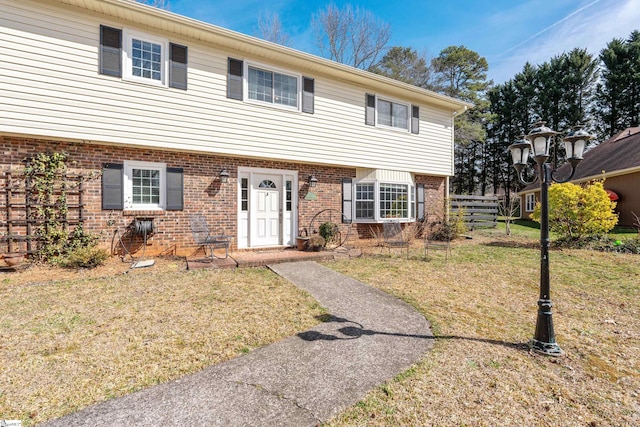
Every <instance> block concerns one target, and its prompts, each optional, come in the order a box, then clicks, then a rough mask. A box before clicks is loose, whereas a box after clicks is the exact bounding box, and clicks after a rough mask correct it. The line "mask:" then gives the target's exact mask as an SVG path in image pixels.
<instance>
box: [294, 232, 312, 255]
mask: <svg viewBox="0 0 640 427" xmlns="http://www.w3.org/2000/svg"><path fill="white" fill-rule="evenodd" d="M302 233H304V234H305V235H304V236H303V235H302ZM296 247H297V248H298V250H299V251H306V250H307V248H308V247H309V233H308V232H307V229H306V228H303V229H302V230H300V232H299V233H298V237H296Z"/></svg>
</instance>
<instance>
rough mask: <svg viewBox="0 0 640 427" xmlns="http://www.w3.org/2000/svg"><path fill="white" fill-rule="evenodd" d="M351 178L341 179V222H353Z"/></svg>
mask: <svg viewBox="0 0 640 427" xmlns="http://www.w3.org/2000/svg"><path fill="white" fill-rule="evenodd" d="M351 181H352V180H351V178H342V222H343V223H345V224H351V223H352V222H353V216H352V215H353V185H351Z"/></svg>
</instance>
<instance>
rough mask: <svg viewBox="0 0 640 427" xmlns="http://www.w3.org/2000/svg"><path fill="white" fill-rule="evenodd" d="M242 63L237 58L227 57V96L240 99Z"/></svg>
mask: <svg viewBox="0 0 640 427" xmlns="http://www.w3.org/2000/svg"><path fill="white" fill-rule="evenodd" d="M243 67H244V64H243V62H242V61H240V60H239V59H233V58H229V64H228V70H227V98H231V99H239V100H242V73H243Z"/></svg>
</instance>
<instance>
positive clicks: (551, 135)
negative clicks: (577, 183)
mask: <svg viewBox="0 0 640 427" xmlns="http://www.w3.org/2000/svg"><path fill="white" fill-rule="evenodd" d="M556 135H558V132H556V131H554V130H551V129H550V128H548V127H546V126H545V123H544V122H538V123H536V124H535V125H534V128H533V129H532V130H531V132H529V134H528V135H526V136H525V137H524V138H523V139H521V140H518V141H516V142H515V143H514V144H512V145H510V146H509V151H510V152H511V157H512V159H513V166H514V168H515V169H516V171H517V173H518V179H519V180H520V182H522V183H523V184H525V185H529V184H533V183H534V182H536V181H537V180H539V181H540V299H539V300H538V317H537V319H536V332H535V335H534V337H533V339H532V340H531V341H530V346H531V348H532V349H533V351H535V352H537V353H541V354H544V355H548V356H562V354H563V352H562V349H561V348H560V346H559V345H558V344H557V343H556V336H555V333H554V331H553V317H552V313H551V307H552V304H551V295H550V293H551V291H550V284H549V186H550V185H551V183H553V182H557V183H563V182H567V181H569V180H571V178H573V175H574V174H575V172H576V168H577V166H578V164H579V163H580V161H581V160H582V154H583V153H584V149H585V148H586V146H587V142H588V141H589V140H590V139H593V138H594V136H593V135H590V134H589V133H587V132H586V131H585V130H583V129H582V126H575V127H574V128H573V129H572V130H571V132H569V133H568V134H567V136H565V137H564V139H563V142H564V145H565V151H566V153H567V162H569V164H570V165H571V174H570V175H569V176H568V177H567V178H564V179H559V178H558V177H556V176H555V172H556V170H557V169H554V168H553V166H552V165H551V164H549V163H548V162H547V160H549V155H550V149H551V145H552V144H553V142H554V139H555V136H556ZM530 153H531V155H532V157H533V160H535V162H536V163H537V164H538V168H537V170H536V175H535V178H534V179H533V180H532V181H527V180H526V179H525V177H524V170H525V167H526V166H527V164H528V158H529V154H530Z"/></svg>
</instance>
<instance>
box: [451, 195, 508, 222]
mask: <svg viewBox="0 0 640 427" xmlns="http://www.w3.org/2000/svg"><path fill="white" fill-rule="evenodd" d="M449 203H450V208H451V216H455V215H458V214H459V213H460V212H462V216H463V218H464V225H465V226H466V227H467V229H468V230H474V229H476V228H495V227H497V225H498V196H459V195H452V196H449Z"/></svg>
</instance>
